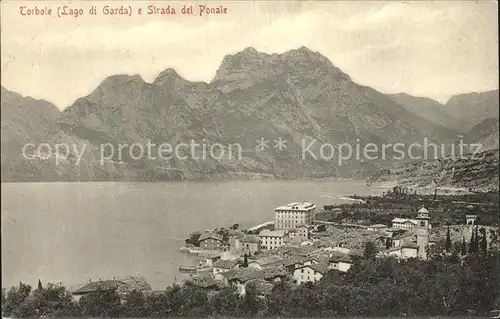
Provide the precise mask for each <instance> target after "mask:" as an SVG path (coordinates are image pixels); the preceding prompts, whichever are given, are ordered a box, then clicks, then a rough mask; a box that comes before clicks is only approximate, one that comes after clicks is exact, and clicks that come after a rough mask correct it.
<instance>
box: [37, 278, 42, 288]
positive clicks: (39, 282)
mask: <svg viewBox="0 0 500 319" xmlns="http://www.w3.org/2000/svg"><path fill="white" fill-rule="evenodd" d="M42 289H43V287H42V282H41V281H40V279H38V290H42Z"/></svg>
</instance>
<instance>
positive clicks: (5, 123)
mask: <svg viewBox="0 0 500 319" xmlns="http://www.w3.org/2000/svg"><path fill="white" fill-rule="evenodd" d="M1 112H2V115H1V130H2V131H1V132H2V134H1V135H2V141H1V145H2V146H1V148H2V175H3V173H4V167H10V166H13V165H15V163H17V162H19V160H20V158H21V153H22V147H23V145H25V144H26V143H43V142H45V141H44V136H46V135H47V134H48V133H49V131H50V130H51V128H52V127H53V126H54V125H56V123H57V120H58V118H59V116H60V114H61V112H60V111H59V109H58V108H57V107H56V106H55V105H54V104H52V103H50V102H47V101H45V100H37V99H33V98H31V97H23V96H21V95H20V94H18V93H15V92H12V91H9V90H7V89H6V88H4V87H3V86H2V87H1ZM4 164H5V166H4Z"/></svg>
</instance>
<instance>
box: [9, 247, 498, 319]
mask: <svg viewBox="0 0 500 319" xmlns="http://www.w3.org/2000/svg"><path fill="white" fill-rule="evenodd" d="M499 269H500V268H499V253H498V252H489V253H477V254H473V255H471V256H468V257H465V258H463V259H461V258H459V257H458V256H451V257H447V256H444V257H443V256H436V257H434V258H433V259H432V260H430V261H427V262H423V261H419V260H415V259H412V260H407V261H398V260H396V259H392V258H385V259H375V258H370V259H366V260H362V261H360V262H359V263H358V264H356V265H355V266H354V267H352V268H351V270H349V271H348V272H347V273H340V272H337V271H330V272H328V273H327V275H326V276H325V277H324V278H323V279H322V280H321V281H319V282H318V283H316V284H312V283H306V284H303V285H300V286H298V287H297V286H295V285H293V284H290V283H287V282H280V283H278V284H276V285H275V286H274V288H273V290H272V293H271V295H269V296H266V297H263V296H259V295H258V293H257V291H256V290H255V289H254V288H252V287H249V288H248V289H247V294H246V295H245V296H243V297H242V296H240V295H239V294H238V292H237V291H236V289H235V288H233V287H227V288H224V289H222V290H220V291H218V292H213V291H205V290H202V289H200V288H198V287H195V286H192V285H189V284H186V285H184V286H178V285H174V286H172V287H168V288H167V289H166V290H165V291H162V292H158V293H150V294H147V295H145V294H143V293H141V292H136V291H134V292H132V293H130V294H128V295H127V296H126V297H124V298H120V296H118V294H116V293H113V292H96V293H93V294H89V295H86V296H83V297H82V298H81V299H80V300H79V301H78V302H76V301H73V300H72V298H71V296H70V294H69V292H68V291H67V290H66V289H65V288H64V287H63V286H60V285H51V284H49V285H47V286H46V287H42V286H41V285H39V286H38V288H37V289H36V290H32V289H31V287H30V286H28V285H25V284H22V283H20V285H19V286H18V287H12V288H10V290H8V291H7V292H2V314H3V315H4V316H13V317H40V316H50V317H71V316H84V317H136V318H137V317H210V316H229V317H255V316H262V317H278V316H280V317H332V316H390V315H392V316H404V315H409V316H439V315H462V314H467V313H470V312H471V311H473V312H476V313H487V312H488V311H490V310H493V309H500V293H499V292H500V272H499Z"/></svg>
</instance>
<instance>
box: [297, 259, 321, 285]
mask: <svg viewBox="0 0 500 319" xmlns="http://www.w3.org/2000/svg"><path fill="white" fill-rule="evenodd" d="M327 271H328V265H327V264H324V263H318V264H310V265H305V266H300V267H297V268H295V270H294V271H293V279H294V281H295V282H296V283H297V285H300V284H302V283H304V282H317V281H320V280H321V278H323V276H324V275H325V274H326V272H327Z"/></svg>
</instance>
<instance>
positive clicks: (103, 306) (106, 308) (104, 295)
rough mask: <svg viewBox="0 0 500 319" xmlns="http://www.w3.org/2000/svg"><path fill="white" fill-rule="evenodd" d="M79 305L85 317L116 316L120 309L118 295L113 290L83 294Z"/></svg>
mask: <svg viewBox="0 0 500 319" xmlns="http://www.w3.org/2000/svg"><path fill="white" fill-rule="evenodd" d="M79 305H80V308H81V310H82V315H83V316H85V317H116V316H119V315H120V313H121V310H122V309H121V301H120V296H119V295H118V294H117V293H116V292H115V291H96V292H92V293H90V294H87V295H84V296H82V297H81V298H80V301H79Z"/></svg>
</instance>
